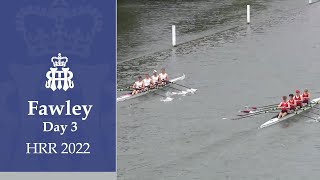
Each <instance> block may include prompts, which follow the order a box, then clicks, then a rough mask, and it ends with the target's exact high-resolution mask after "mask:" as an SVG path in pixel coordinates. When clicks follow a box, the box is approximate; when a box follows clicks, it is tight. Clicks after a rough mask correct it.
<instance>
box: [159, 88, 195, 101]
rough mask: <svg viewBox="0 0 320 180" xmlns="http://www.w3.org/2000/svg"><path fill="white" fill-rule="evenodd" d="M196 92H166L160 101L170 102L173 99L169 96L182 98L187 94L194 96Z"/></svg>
mask: <svg viewBox="0 0 320 180" xmlns="http://www.w3.org/2000/svg"><path fill="white" fill-rule="evenodd" d="M196 91H197V89H193V88H191V89H187V90H185V91H178V92H167V93H166V96H167V97H166V98H164V99H161V100H160V101H162V102H170V101H172V100H173V99H174V98H172V97H171V96H175V95H182V96H186V95H187V94H188V93H190V94H194V93H195V92H196Z"/></svg>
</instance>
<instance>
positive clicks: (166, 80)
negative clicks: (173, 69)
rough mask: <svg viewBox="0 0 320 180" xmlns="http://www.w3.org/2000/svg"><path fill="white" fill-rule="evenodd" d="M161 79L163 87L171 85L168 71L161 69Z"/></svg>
mask: <svg viewBox="0 0 320 180" xmlns="http://www.w3.org/2000/svg"><path fill="white" fill-rule="evenodd" d="M159 79H160V82H161V85H162V86H164V85H166V84H168V83H169V76H168V74H167V73H166V70H165V69H164V68H162V69H161V73H160V74H159Z"/></svg>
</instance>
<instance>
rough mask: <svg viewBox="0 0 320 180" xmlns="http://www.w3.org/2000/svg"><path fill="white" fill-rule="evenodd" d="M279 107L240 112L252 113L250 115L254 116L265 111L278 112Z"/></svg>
mask: <svg viewBox="0 0 320 180" xmlns="http://www.w3.org/2000/svg"><path fill="white" fill-rule="evenodd" d="M277 109H278V108H277V107H273V108H270V107H269V108H263V109H258V110H253V111H252V110H242V111H240V112H242V113H250V114H254V113H258V112H263V111H271V110H277Z"/></svg>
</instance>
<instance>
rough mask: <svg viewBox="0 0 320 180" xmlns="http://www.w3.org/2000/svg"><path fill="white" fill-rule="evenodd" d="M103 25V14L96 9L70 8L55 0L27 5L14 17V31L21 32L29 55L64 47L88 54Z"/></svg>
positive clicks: (80, 54) (64, 0)
mask: <svg viewBox="0 0 320 180" xmlns="http://www.w3.org/2000/svg"><path fill="white" fill-rule="evenodd" d="M77 2H78V1H77ZM76 4H79V3H76ZM102 25H103V20H102V15H101V13H100V12H99V11H98V10H97V9H96V8H93V7H91V6H79V7H74V8H73V7H72V8H71V7H70V6H69V5H68V3H67V1H66V0H54V1H53V3H52V4H51V6H50V7H40V6H36V5H30V6H28V7H25V8H22V9H20V11H19V12H18V13H17V16H16V27H17V31H20V32H22V34H23V38H24V41H25V43H26V45H27V48H28V52H29V55H31V56H41V55H48V54H53V53H55V52H57V51H62V50H63V51H64V52H66V53H68V54H73V55H78V56H82V57H87V56H89V55H90V48H91V45H92V42H93V39H94V37H95V35H96V34H97V32H99V31H101V29H102Z"/></svg>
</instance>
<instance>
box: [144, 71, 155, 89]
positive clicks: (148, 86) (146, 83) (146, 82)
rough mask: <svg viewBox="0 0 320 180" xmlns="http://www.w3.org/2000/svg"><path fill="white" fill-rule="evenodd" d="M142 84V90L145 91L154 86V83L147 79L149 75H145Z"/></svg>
mask: <svg viewBox="0 0 320 180" xmlns="http://www.w3.org/2000/svg"><path fill="white" fill-rule="evenodd" d="M143 83H144V90H145V91H147V90H148V89H150V88H151V87H153V86H154V83H153V81H152V79H151V78H150V77H149V74H148V73H146V74H145V79H144V80H143Z"/></svg>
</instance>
